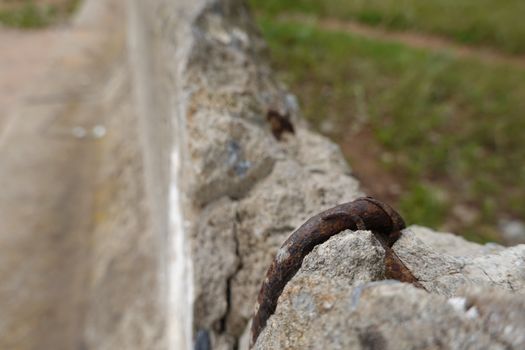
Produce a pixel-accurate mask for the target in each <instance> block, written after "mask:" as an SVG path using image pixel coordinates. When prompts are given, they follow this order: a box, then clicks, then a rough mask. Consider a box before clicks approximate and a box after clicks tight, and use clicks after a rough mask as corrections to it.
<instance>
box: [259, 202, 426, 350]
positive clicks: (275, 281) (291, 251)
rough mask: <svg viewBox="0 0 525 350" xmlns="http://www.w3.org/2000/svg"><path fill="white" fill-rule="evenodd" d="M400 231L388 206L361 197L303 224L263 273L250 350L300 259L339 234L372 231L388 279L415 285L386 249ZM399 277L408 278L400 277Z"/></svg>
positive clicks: (398, 220)
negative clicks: (382, 254)
mask: <svg viewBox="0 0 525 350" xmlns="http://www.w3.org/2000/svg"><path fill="white" fill-rule="evenodd" d="M404 228H405V222H404V220H403V219H402V218H401V216H400V215H399V214H398V213H397V212H396V211H395V210H394V209H392V207H390V206H389V205H387V204H384V203H382V202H380V201H378V200H376V199H374V198H372V197H361V198H358V199H356V200H354V201H352V202H349V203H344V204H341V205H338V206H336V207H334V208H331V209H328V210H326V211H324V212H322V213H320V214H318V215H315V216H313V217H312V218H310V219H309V220H308V221H306V222H305V223H304V224H303V225H302V226H301V227H299V228H298V229H297V230H295V231H294V232H293V233H292V234H291V235H290V237H288V239H287V240H286V241H285V242H284V244H283V245H282V246H281V248H280V249H279V251H278V252H277V254H276V256H275V258H274V260H273V262H272V264H271V265H270V268H269V269H268V271H267V273H266V279H265V280H264V282H263V283H262V285H261V289H260V291H259V296H258V298H257V306H256V309H255V314H254V317H253V319H252V327H251V337H250V348H251V347H253V345H254V344H255V342H256V340H257V338H258V336H259V334H260V333H261V332H262V330H263V329H264V327H265V326H266V322H267V321H268V319H269V318H270V316H271V315H272V314H273V313H274V312H275V309H276V307H277V300H278V299H279V296H280V295H281V293H282V291H283V289H284V287H285V285H286V283H287V282H288V281H289V280H290V279H291V278H292V277H293V276H294V275H295V274H296V273H297V271H298V270H299V268H300V267H301V265H302V262H303V259H304V257H305V256H306V255H307V254H308V253H310V252H311V251H312V249H313V248H314V247H315V246H316V245H318V244H321V243H323V242H325V241H327V240H328V239H329V238H330V237H332V236H333V235H335V234H338V233H339V232H341V231H344V230H354V231H355V230H369V231H372V232H373V233H374V236H375V237H376V238H377V239H378V240H379V241H380V243H381V245H382V246H383V247H384V248H385V251H386V252H387V257H385V264H387V263H390V264H392V266H393V270H394V271H393V273H391V276H390V277H393V278H396V279H400V280H404V281H409V282H417V281H416V280H415V278H413V276H412V275H411V273H410V271H408V270H407V269H406V267H405V266H404V264H402V262H400V260H399V259H398V258H397V256H395V254H393V252H392V250H391V249H390V247H391V246H392V245H393V244H394V243H395V241H396V240H397V239H398V238H399V237H400V234H401V233H400V232H401V230H402V229H404ZM391 270H392V269H391ZM403 274H405V275H406V274H408V275H407V277H403Z"/></svg>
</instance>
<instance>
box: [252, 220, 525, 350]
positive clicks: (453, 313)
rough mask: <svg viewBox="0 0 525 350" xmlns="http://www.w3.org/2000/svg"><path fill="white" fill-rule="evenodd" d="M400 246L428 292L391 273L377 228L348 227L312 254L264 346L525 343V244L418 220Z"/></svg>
mask: <svg viewBox="0 0 525 350" xmlns="http://www.w3.org/2000/svg"><path fill="white" fill-rule="evenodd" d="M363 242H368V245H367V244H363ZM374 244H375V248H374ZM393 249H394V251H395V253H396V254H397V255H398V256H399V257H400V258H401V260H402V261H403V262H404V263H405V264H406V265H407V267H409V268H410V270H411V271H412V272H413V273H414V275H415V276H416V277H417V278H418V279H419V281H420V283H421V284H422V285H423V287H424V288H425V290H423V289H418V288H416V287H414V286H412V285H409V284H404V283H400V282H398V281H391V280H385V277H384V275H383V271H382V270H380V267H382V266H383V263H382V259H383V258H384V251H383V250H382V248H380V247H378V246H377V243H375V239H374V238H373V236H372V235H371V234H370V233H367V232H359V231H358V232H355V233H352V232H344V233H341V234H339V235H336V236H334V237H332V238H331V239H330V240H328V241H327V242H326V243H324V244H322V245H319V246H317V247H316V248H315V249H314V250H313V251H312V252H311V253H310V254H309V255H308V256H307V257H306V258H305V260H304V262H303V265H302V267H301V269H300V270H299V272H298V273H297V274H296V275H295V276H294V278H293V279H292V280H291V281H290V282H288V284H287V286H286V287H285V290H284V291H283V294H282V295H281V297H280V298H279V304H278V306H277V310H276V312H275V314H274V315H273V316H272V317H271V318H270V320H269V322H268V325H267V327H266V328H265V329H264V330H263V332H262V333H261V335H260V336H259V338H258V341H257V343H256V345H255V347H254V348H255V349H321V348H328V349H435V348H443V349H509V348H510V349H520V348H522V347H523V346H524V344H525V343H524V342H525V336H524V334H525V333H524V331H525V298H524V297H523V281H525V275H524V273H525V245H520V246H515V247H511V248H503V247H499V246H497V247H496V246H493V245H488V246H487V245H485V246H482V245H478V244H475V243H471V242H467V241H464V240H463V239H462V238H460V237H457V236H454V235H451V234H444V233H437V232H433V231H431V230H429V229H426V228H422V227H417V226H414V227H410V228H408V229H405V230H404V232H403V235H402V237H401V239H399V240H398V241H397V242H396V243H395V244H394V246H393ZM449 249H450V250H449ZM242 348H247V346H246V344H243V347H242Z"/></svg>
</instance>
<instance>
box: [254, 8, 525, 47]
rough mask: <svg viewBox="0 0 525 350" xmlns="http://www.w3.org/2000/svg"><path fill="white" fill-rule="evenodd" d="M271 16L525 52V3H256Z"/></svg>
mask: <svg viewBox="0 0 525 350" xmlns="http://www.w3.org/2000/svg"><path fill="white" fill-rule="evenodd" d="M251 2H252V3H253V4H254V6H255V7H256V8H257V9H258V10H261V11H264V12H265V13H266V14H268V15H275V14H277V13H282V12H285V11H286V12H301V13H308V14H313V15H317V16H320V17H333V18H338V19H347V20H355V21H359V22H363V23H367V24H370V25H380V26H385V27H388V28H393V29H398V30H406V29H410V30H417V31H422V32H427V33H433V34H438V35H443V36H446V37H449V38H452V39H454V40H457V41H459V42H462V43H466V44H476V45H486V46H490V47H494V48H496V49H500V50H503V51H507V52H510V53H525V40H524V38H525V25H524V22H523V15H524V14H525V1H523V0H500V1H493V0H475V1H474V0H426V1H421V0H352V1H345V0H252V1H251Z"/></svg>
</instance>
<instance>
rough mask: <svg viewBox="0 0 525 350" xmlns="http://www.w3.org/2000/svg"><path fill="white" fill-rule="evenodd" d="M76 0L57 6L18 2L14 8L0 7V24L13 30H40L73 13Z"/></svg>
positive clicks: (28, 0)
mask: <svg viewBox="0 0 525 350" xmlns="http://www.w3.org/2000/svg"><path fill="white" fill-rule="evenodd" d="M78 3H79V1H78V0H70V1H64V3H63V4H61V5H60V6H59V5H47V4H37V3H35V2H34V1H30V0H27V1H18V2H17V3H16V4H15V5H14V6H9V7H1V6H0V24H2V25H4V26H8V27H15V28H29V29H32V28H42V27H47V26H49V25H52V24H55V23H57V22H58V21H61V20H64V19H65V18H67V17H68V16H69V15H70V14H71V13H73V12H74V10H75V9H76V6H77V5H78Z"/></svg>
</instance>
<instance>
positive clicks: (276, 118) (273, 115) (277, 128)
mask: <svg viewBox="0 0 525 350" xmlns="http://www.w3.org/2000/svg"><path fill="white" fill-rule="evenodd" d="M266 120H267V121H268V123H269V124H270V129H271V130H272V134H273V136H274V137H275V138H276V139H277V140H279V141H280V140H281V139H282V135H283V134H284V133H290V134H294V133H295V128H294V126H293V124H292V122H291V121H290V115H289V114H288V113H281V112H279V111H278V110H276V109H269V110H268V112H267V113H266Z"/></svg>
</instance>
